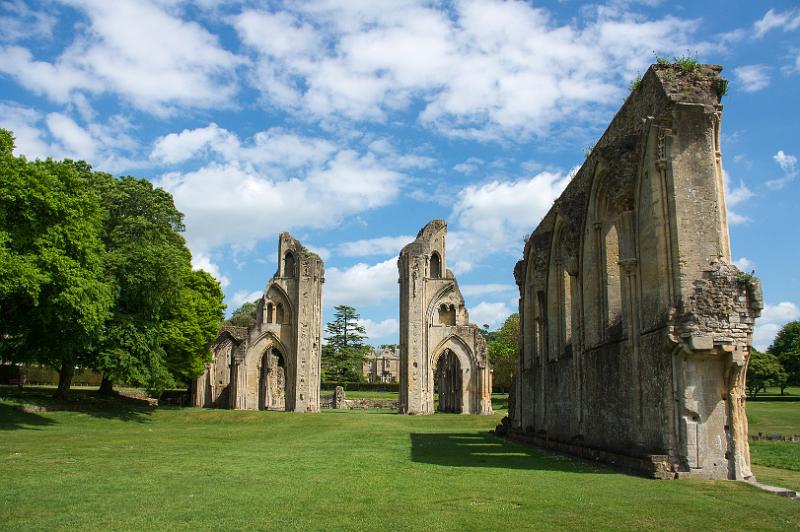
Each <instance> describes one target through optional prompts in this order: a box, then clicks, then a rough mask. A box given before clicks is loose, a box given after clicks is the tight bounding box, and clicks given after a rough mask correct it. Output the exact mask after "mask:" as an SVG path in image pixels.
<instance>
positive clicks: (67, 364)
mask: <svg viewBox="0 0 800 532" xmlns="http://www.w3.org/2000/svg"><path fill="white" fill-rule="evenodd" d="M73 375H75V364H73V363H72V359H64V360H62V361H61V369H60V370H58V390H56V397H61V398H62V399H66V398H67V397H69V388H70V386H72V376H73Z"/></svg>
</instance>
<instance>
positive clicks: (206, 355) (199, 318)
mask: <svg viewBox="0 0 800 532" xmlns="http://www.w3.org/2000/svg"><path fill="white" fill-rule="evenodd" d="M184 276H185V278H184V280H183V283H182V285H183V286H182V288H181V292H180V294H179V295H178V299H177V300H176V301H175V302H174V304H172V305H170V306H169V310H168V312H167V313H166V316H165V320H164V321H163V322H162V327H161V344H162V346H163V347H164V351H165V352H166V355H167V359H166V362H167V368H168V369H169V371H170V374H171V375H173V376H175V377H177V378H181V379H183V380H185V381H186V380H189V379H193V378H194V377H196V376H197V375H199V374H200V373H202V372H203V370H204V369H205V363H207V362H210V361H211V351H210V350H209V345H210V344H211V342H213V341H214V339H215V338H216V337H217V335H218V334H219V324H220V322H221V321H222V317H223V313H224V311H225V305H224V304H223V303H222V298H223V294H222V289H221V288H220V286H219V283H218V282H217V280H216V279H214V278H213V277H212V276H211V275H210V274H208V273H206V272H204V271H202V270H200V271H191V270H187V271H186V272H185V273H184Z"/></svg>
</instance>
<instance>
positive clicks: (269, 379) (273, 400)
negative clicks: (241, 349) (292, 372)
mask: <svg viewBox="0 0 800 532" xmlns="http://www.w3.org/2000/svg"><path fill="white" fill-rule="evenodd" d="M258 408H259V410H285V409H286V364H285V362H284V359H283V354H282V353H281V352H280V351H278V350H277V349H275V348H271V349H268V350H267V351H266V352H265V353H264V356H263V357H262V359H261V371H260V376H259V386H258Z"/></svg>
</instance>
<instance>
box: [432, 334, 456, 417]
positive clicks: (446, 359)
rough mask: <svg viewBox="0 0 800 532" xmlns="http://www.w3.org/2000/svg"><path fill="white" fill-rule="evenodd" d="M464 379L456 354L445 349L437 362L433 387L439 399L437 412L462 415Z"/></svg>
mask: <svg viewBox="0 0 800 532" xmlns="http://www.w3.org/2000/svg"><path fill="white" fill-rule="evenodd" d="M462 380H463V377H462V371H461V363H460V362H459V361H458V357H457V356H456V354H455V353H454V352H453V351H451V350H450V349H445V350H444V352H443V353H442V354H441V355H440V356H439V360H438V361H437V362H436V369H435V371H434V378H433V385H434V394H436V396H437V399H438V403H439V404H438V407H437V408H436V411H437V412H452V413H456V414H460V413H461V412H462V408H463V393H462V392H463V389H462V386H463V382H462Z"/></svg>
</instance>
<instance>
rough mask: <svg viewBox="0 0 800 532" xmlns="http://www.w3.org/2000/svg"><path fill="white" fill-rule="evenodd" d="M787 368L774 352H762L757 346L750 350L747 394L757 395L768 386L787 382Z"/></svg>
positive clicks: (781, 384)
mask: <svg viewBox="0 0 800 532" xmlns="http://www.w3.org/2000/svg"><path fill="white" fill-rule="evenodd" d="M786 377H787V374H786V370H784V369H783V366H781V363H780V362H779V361H778V357H776V356H775V355H773V354H772V353H762V352H761V351H759V350H758V349H756V348H753V349H751V350H750V360H749V361H748V363H747V379H746V383H747V384H746V386H747V395H749V396H750V397H756V396H757V395H758V393H759V392H762V391H764V390H766V388H767V386H780V387H781V389H783V387H784V386H785V384H786Z"/></svg>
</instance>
